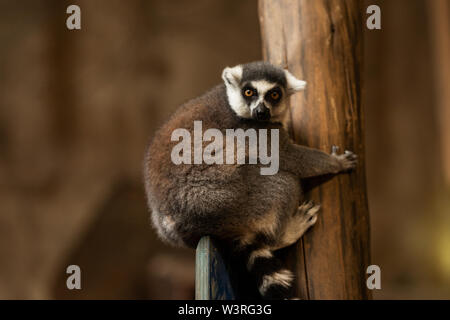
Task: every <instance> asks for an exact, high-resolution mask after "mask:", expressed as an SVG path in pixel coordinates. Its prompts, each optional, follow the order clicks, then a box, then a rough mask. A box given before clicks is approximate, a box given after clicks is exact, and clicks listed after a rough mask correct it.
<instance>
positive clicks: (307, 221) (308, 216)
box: [295, 201, 320, 231]
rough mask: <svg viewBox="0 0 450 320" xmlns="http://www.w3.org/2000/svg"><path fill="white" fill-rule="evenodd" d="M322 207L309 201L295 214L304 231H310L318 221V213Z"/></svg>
mask: <svg viewBox="0 0 450 320" xmlns="http://www.w3.org/2000/svg"><path fill="white" fill-rule="evenodd" d="M319 209H320V205H319V204H317V205H316V204H314V202H313V201H307V202H305V203H303V204H302V205H301V206H300V207H298V208H297V211H296V213H295V217H296V219H298V224H299V225H300V227H301V228H302V229H303V231H306V230H308V229H309V228H310V227H311V226H313V225H314V224H315V223H316V221H317V213H318V212H319Z"/></svg>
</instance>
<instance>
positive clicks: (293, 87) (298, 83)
mask: <svg viewBox="0 0 450 320" xmlns="http://www.w3.org/2000/svg"><path fill="white" fill-rule="evenodd" d="M284 74H285V76H286V88H287V91H288V93H289V94H293V93H295V92H297V91H301V90H304V89H305V87H306V81H303V80H299V79H297V78H296V77H294V76H293V75H292V73H290V72H289V71H287V70H284Z"/></svg>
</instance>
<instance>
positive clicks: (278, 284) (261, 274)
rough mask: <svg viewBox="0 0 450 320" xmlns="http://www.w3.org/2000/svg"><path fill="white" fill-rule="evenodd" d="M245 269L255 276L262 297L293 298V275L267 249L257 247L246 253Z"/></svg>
mask: <svg viewBox="0 0 450 320" xmlns="http://www.w3.org/2000/svg"><path fill="white" fill-rule="evenodd" d="M247 270H248V271H249V272H250V273H251V274H252V275H253V276H254V277H255V279H256V284H257V286H258V290H259V293H260V294H261V296H262V297H263V299H291V298H293V290H292V283H293V280H294V275H293V274H292V272H291V271H289V270H287V269H286V268H284V267H283V265H282V263H281V261H280V260H279V259H278V258H276V257H275V256H274V255H273V253H272V251H270V250H269V249H257V250H253V251H251V252H249V253H248V256H247Z"/></svg>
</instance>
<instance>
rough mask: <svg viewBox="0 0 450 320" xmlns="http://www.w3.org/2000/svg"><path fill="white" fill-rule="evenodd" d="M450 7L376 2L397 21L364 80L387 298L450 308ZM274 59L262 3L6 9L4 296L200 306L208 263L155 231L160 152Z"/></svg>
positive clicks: (112, 0) (373, 38)
mask: <svg viewBox="0 0 450 320" xmlns="http://www.w3.org/2000/svg"><path fill="white" fill-rule="evenodd" d="M311 1H312V0H311ZM449 2H450V1H449V0H391V1H387V0H385V1H381V0H373V1H366V6H367V5H369V4H378V5H380V7H381V10H382V30H381V31H369V30H366V32H365V47H366V50H365V73H364V79H365V89H364V98H365V100H364V107H365V111H366V119H365V121H366V142H367V146H366V148H367V176H368V190H369V206H370V213H371V229H372V232H371V237H372V263H373V264H377V265H379V266H380V267H381V276H382V289H381V290H376V291H375V292H374V297H375V298H386V299H390V298H394V299H397V298H425V299H428V298H447V299H450V190H449V185H450V173H449V172H450V163H449V162H450V160H449V158H448V152H449V148H450V133H449V129H448V128H447V126H446V125H445V124H447V123H450V117H449V110H450V107H449V102H450V101H449V100H450V99H449V98H448V92H450V87H449V85H450V82H449V81H448V74H450V70H449V69H450V68H449V64H448V60H449V58H450V57H449V55H447V53H448V52H449V51H448V50H449V48H448V40H447V42H446V41H445V39H449V38H450V37H449V31H450V30H449V29H448V26H449V24H448V17H449V16H450V3H449ZM70 4H78V5H79V6H80V7H81V12H82V18H81V22H82V30H80V31H69V30H67V29H66V26H65V20H66V18H67V17H68V15H67V14H66V8H67V6H68V5H70ZM442 8H445V9H444V10H442ZM361 27H362V28H364V26H361ZM259 59H261V41H260V34H259V24H258V12H257V2H256V1H254V0H246V1H239V0H233V1H230V0H220V1H208V0H195V1H188V0H184V1H181V0H177V1H163V0H133V1H125V0H122V1H120V0H96V1H87V0H85V1H62V0H46V1H43V0H41V1H36V0H18V1H12V0H11V1H6V0H0V298H3V299H11V298H21V299H30V298H31V299H34V298H39V299H50V298H62V299H72V298H93V299H96V298H99V299H109V298H125V299H128V298H149V299H172V298H188V299H189V298H193V290H194V260H193V259H194V252H193V251H191V250H181V249H174V248H170V247H168V246H165V245H164V244H162V243H161V242H160V241H159V240H158V239H157V238H156V235H155V233H154V232H153V230H152V229H151V228H150V225H149V214H148V212H147V209H146V203H145V198H144V192H143V183H142V174H141V171H142V160H143V155H144V152H145V148H146V144H147V142H148V139H149V138H150V137H151V135H152V133H153V132H154V131H155V130H156V129H157V127H158V126H159V125H161V124H162V123H163V121H164V120H165V119H166V118H167V117H168V115H169V114H170V113H171V112H173V111H174V109H175V108H176V107H177V106H178V105H179V104H180V103H182V102H184V101H185V100H187V99H189V98H192V97H195V96H196V95H199V94H200V93H202V92H203V91H205V90H206V89H208V88H209V87H211V86H213V85H214V84H216V83H218V82H219V81H220V73H221V71H222V69H223V68H224V67H225V66H231V65H235V64H238V63H242V62H248V61H252V60H259ZM305 80H308V79H305ZM336 81H339V79H337V80H336ZM70 264H77V265H79V266H80V267H81V270H82V290H73V291H69V290H67V289H66V287H65V281H66V277H67V275H66V274H65V269H66V267H67V266H68V265H70Z"/></svg>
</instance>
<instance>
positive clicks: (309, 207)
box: [272, 201, 320, 250]
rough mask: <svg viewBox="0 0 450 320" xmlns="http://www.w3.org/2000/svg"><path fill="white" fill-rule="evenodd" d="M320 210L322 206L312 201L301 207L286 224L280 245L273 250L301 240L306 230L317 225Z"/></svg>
mask: <svg viewBox="0 0 450 320" xmlns="http://www.w3.org/2000/svg"><path fill="white" fill-rule="evenodd" d="M319 209H320V205H316V204H314V202H312V201H308V202H305V203H303V204H302V205H301V206H299V207H298V208H297V210H296V211H295V212H294V214H293V215H292V216H291V217H290V219H289V221H288V223H287V224H286V228H285V229H284V234H283V236H282V237H281V239H280V241H279V243H277V244H276V246H275V247H273V248H272V250H277V249H281V248H284V247H287V246H290V245H291V244H293V243H295V242H296V241H297V240H298V239H300V238H301V237H302V236H303V235H304V234H305V232H306V230H308V229H309V228H310V227H312V226H313V225H314V224H315V223H316V221H317V213H318V212H319Z"/></svg>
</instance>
